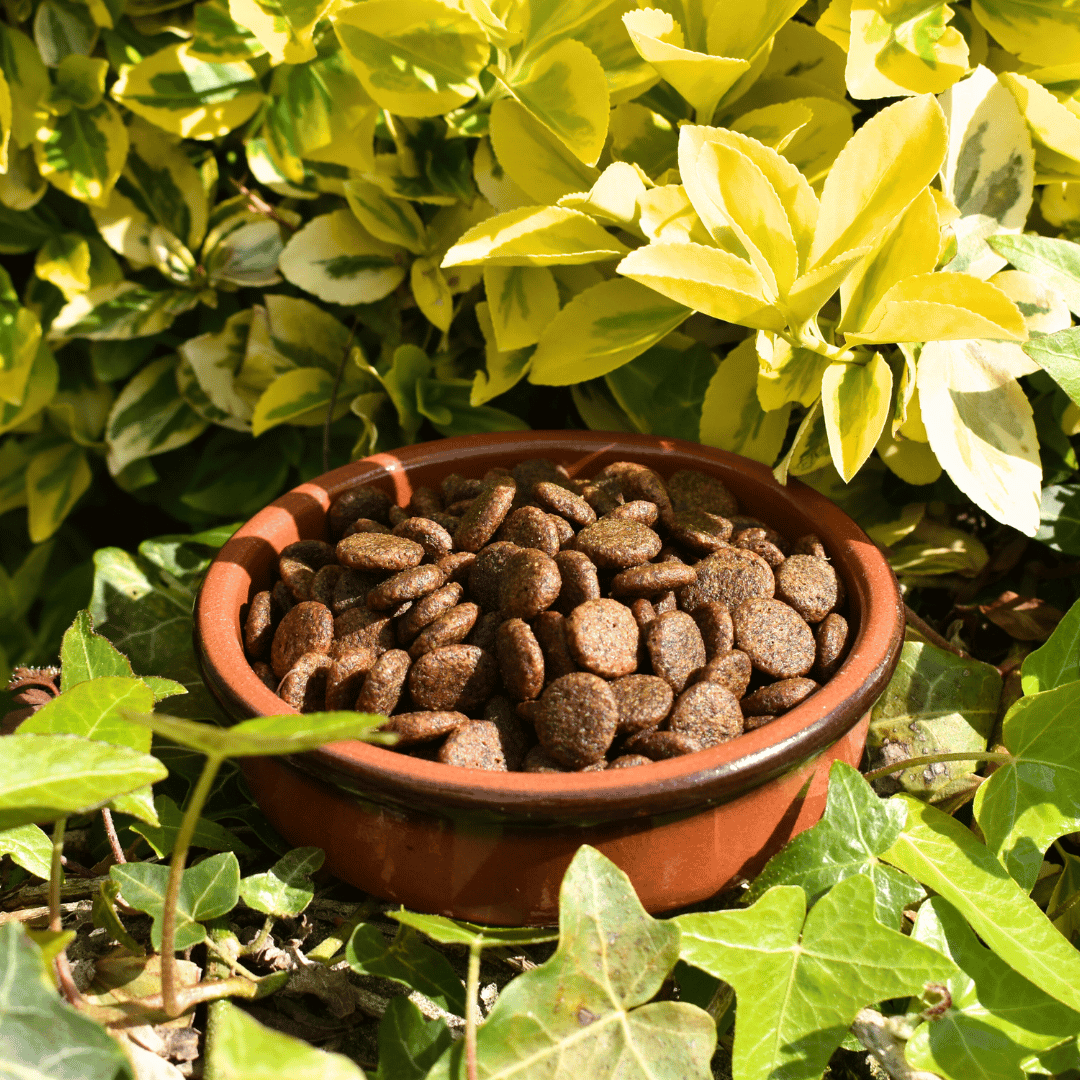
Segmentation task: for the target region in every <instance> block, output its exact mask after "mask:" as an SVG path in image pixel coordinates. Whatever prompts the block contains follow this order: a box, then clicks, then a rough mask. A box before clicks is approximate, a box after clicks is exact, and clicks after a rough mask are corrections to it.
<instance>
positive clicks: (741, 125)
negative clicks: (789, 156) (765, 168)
mask: <svg viewBox="0 0 1080 1080" xmlns="http://www.w3.org/2000/svg"><path fill="white" fill-rule="evenodd" d="M813 116H814V114H813V111H812V110H810V109H809V108H807V107H806V106H805V105H802V104H800V103H799V102H797V101H783V102H779V103H778V104H776V105H766V106H764V107H763V108H760V109H751V110H750V111H749V112H745V113H743V114H742V115H741V116H739V117H738V119H736V120H733V121H732V123H731V130H732V131H737V132H739V133H740V134H741V135H747V136H749V137H750V138H751V139H754V140H755V141H756V142H759V143H762V144H763V145H764V146H768V147H770V148H771V149H773V150H775V151H776V152H777V153H783V152H784V149H785V148H786V147H787V145H788V143H789V142H791V140H792V139H794V138H795V133H796V132H797V131H798V130H799V129H800V128H803V127H805V126H806V125H807V124H808V123H809V122H810V121H811V120H812V119H813Z"/></svg>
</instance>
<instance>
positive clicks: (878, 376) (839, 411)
mask: <svg viewBox="0 0 1080 1080" xmlns="http://www.w3.org/2000/svg"><path fill="white" fill-rule="evenodd" d="M891 405H892V370H891V369H890V368H889V365H888V364H887V363H886V362H885V359H884V357H882V355H881V354H880V353H873V354H872V355H871V357H870V359H869V360H868V361H867V362H866V363H865V364H830V365H829V366H828V367H827V368H826V369H825V374H824V375H823V376H822V379H821V407H822V410H823V412H824V416H825V430H826V432H828V436H829V451H830V453H831V454H832V460H833V464H834V465H835V466H836V471H837V472H838V473H839V474H840V476H841V477H842V478H843V479H844V480H845V481H850V480H851V478H852V477H853V476H854V475H855V474H856V473H857V472H858V471H859V469H860V468H861V467H862V465H863V462H865V461H866V459H867V458H868V457H869V456H870V454H871V453H872V452H873V450H874V446H875V444H876V443H877V441H878V438H879V437H880V435H881V433H882V431H883V430H884V429H885V421H886V420H888V419H889V412H890V408H891Z"/></svg>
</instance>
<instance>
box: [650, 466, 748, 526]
mask: <svg viewBox="0 0 1080 1080" xmlns="http://www.w3.org/2000/svg"><path fill="white" fill-rule="evenodd" d="M667 489H668V494H669V495H670V496H671V506H672V509H674V510H676V511H678V510H704V511H706V512H707V513H709V514H719V515H720V516H721V517H726V518H730V517H731V515H732V514H737V513H738V512H739V504H738V503H737V502H736V501H735V496H734V495H732V494H731V492H730V491H728V489H727V488H726V487H724V485H723V484H722V483H721V482H720V481H719V480H717V479H716V477H714V476H709V475H707V474H706V473H703V472H698V471H697V470H696V469H680V470H679V471H678V472H674V473H672V474H671V476H670V477H669V478H668V482H667Z"/></svg>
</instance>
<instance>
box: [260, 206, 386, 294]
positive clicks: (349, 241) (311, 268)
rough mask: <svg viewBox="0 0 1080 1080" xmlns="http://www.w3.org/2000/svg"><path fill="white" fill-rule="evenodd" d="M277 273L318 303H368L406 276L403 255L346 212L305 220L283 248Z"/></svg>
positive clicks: (340, 211)
mask: <svg viewBox="0 0 1080 1080" xmlns="http://www.w3.org/2000/svg"><path fill="white" fill-rule="evenodd" d="M279 266H280V267H281V272H282V274H284V275H285V277H286V278H287V279H288V280H289V281H291V282H292V283H293V284H294V285H297V286H299V287H300V288H301V289H304V290H305V291H306V292H309V293H313V294H314V295H315V296H317V297H318V298H319V299H320V300H328V301H330V302H331V303H335V304H373V303H375V301H376V300H381V299H382V298H383V297H384V296H389V295H390V293H392V292H393V291H394V290H395V289H396V288H397V287H398V285H400V284H401V282H402V280H403V279H404V277H405V268H406V260H405V252H404V251H403V249H401V248H399V247H395V246H394V245H392V244H386V243H383V241H382V240H376V239H375V237H374V236H372V235H371V234H370V233H369V232H368V231H367V230H366V229H365V228H364V227H363V226H362V225H361V224H360V222H358V221H357V220H356V218H355V217H354V216H353V214H352V212H351V211H350V210H347V209H342V210H334V211H333V212H332V213H329V214H322V215H320V216H319V217H317V218H313V219H312V220H311V221H309V222H308V223H307V224H306V225H305V226H304V227H303V228H302V229H301V230H300V231H299V232H297V233H295V234H294V235H293V237H292V239H291V240H290V241H289V242H288V243H287V244H286V245H285V250H284V251H282V253H281V259H280V262H279Z"/></svg>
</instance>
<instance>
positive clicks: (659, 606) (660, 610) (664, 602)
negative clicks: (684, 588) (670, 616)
mask: <svg viewBox="0 0 1080 1080" xmlns="http://www.w3.org/2000/svg"><path fill="white" fill-rule="evenodd" d="M653 608H654V609H655V610H656V614H657V615H663V614H664V612H665V611H677V610H678V608H679V604H678V601H677V600H676V599H675V593H674V592H673V591H672V592H666V593H662V594H661V595H660V596H658V597H657V598H656V599H655V600H654V601H653Z"/></svg>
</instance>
